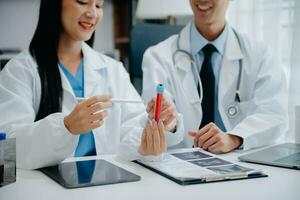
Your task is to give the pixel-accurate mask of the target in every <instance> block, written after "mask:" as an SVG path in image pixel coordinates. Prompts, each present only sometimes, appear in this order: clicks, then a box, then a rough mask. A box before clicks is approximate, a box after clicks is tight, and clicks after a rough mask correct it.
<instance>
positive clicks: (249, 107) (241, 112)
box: [226, 100, 255, 127]
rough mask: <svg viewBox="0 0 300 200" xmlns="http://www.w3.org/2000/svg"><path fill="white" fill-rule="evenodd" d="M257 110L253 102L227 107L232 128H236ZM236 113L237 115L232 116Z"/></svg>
mask: <svg viewBox="0 0 300 200" xmlns="http://www.w3.org/2000/svg"><path fill="white" fill-rule="evenodd" d="M254 110H255V103H254V101H253V100H250V101H243V102H238V103H235V104H234V105H230V106H228V107H227V109H226V112H227V115H228V117H229V120H230V121H231V124H232V126H233V127H234V126H236V125H237V124H239V123H240V122H241V121H243V120H244V119H245V118H246V117H247V116H249V115H250V114H251V112H253V111H254ZM234 112H236V114H235V115H232V114H233V113H234Z"/></svg>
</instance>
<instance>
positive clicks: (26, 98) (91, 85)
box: [0, 43, 183, 169]
mask: <svg viewBox="0 0 300 200" xmlns="http://www.w3.org/2000/svg"><path fill="white" fill-rule="evenodd" d="M83 55H84V80H85V83H84V91H85V97H92V96H95V95H103V94H106V95H109V96H110V97H116V98H124V99H140V98H141V97H140V96H139V95H138V93H137V92H136V90H135V89H134V87H133V86H132V85H131V83H130V80H129V76H128V73H127V72H126V71H125V69H124V67H123V66H122V64H121V63H120V62H117V61H115V60H113V59H111V58H109V57H107V56H105V55H102V54H99V53H97V52H96V51H94V50H93V49H91V48H90V47H89V46H88V45H87V44H85V43H83ZM60 75H61V77H62V86H63V102H62V104H63V105H62V112H60V113H54V114H51V115H49V116H47V117H46V118H44V119H41V120H39V121H37V122H34V120H35V116H36V114H37V112H38V109H39V104H40V98H41V84H40V77H39V74H38V71H37V65H36V62H35V61H34V59H33V58H32V57H31V55H30V53H29V51H27V50H26V51H24V52H22V53H21V54H20V55H18V56H17V57H16V58H14V59H12V60H11V61H10V62H9V63H8V64H7V65H6V66H5V68H4V69H3V71H1V73H0V113H1V114H0V130H1V131H5V132H6V133H7V134H8V137H11V138H12V137H13V138H16V139H17V167H19V168H26V169H36V168H40V167H44V166H50V165H54V164H57V163H59V162H60V161H62V160H64V159H65V158H67V157H69V156H72V155H74V151H75V149H76V146H77V143H78V138H79V136H75V135H72V134H70V133H69V131H68V130H67V129H66V128H65V126H64V122H63V119H64V117H65V116H66V115H68V114H69V113H70V112H71V111H72V110H73V109H74V107H75V105H76V103H77V101H76V98H75V95H74V93H73V90H72V88H71V85H70V84H69V82H68V80H67V78H66V76H65V75H64V73H63V72H62V71H61V69H60ZM108 112H109V114H108V117H107V118H106V119H105V122H104V124H103V125H102V126H101V127H99V128H97V129H95V130H93V133H94V137H95V146H96V151H97V154H98V155H99V154H110V153H120V154H121V156H125V158H126V159H135V158H137V157H136V156H139V154H138V152H137V149H138V146H139V145H140V138H141V134H142V130H143V128H144V126H145V124H146V121H147V113H146V111H145V106H144V105H143V104H113V106H112V108H110V109H108ZM182 138H183V135H181V136H180V135H179V134H177V133H176V134H168V142H169V143H168V144H169V145H172V144H175V143H179V142H180V140H182Z"/></svg>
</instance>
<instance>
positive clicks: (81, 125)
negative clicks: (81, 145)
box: [64, 95, 112, 135]
mask: <svg viewBox="0 0 300 200" xmlns="http://www.w3.org/2000/svg"><path fill="white" fill-rule="evenodd" d="M111 106H112V103H111V102H110V100H109V97H108V96H105V95H103V96H94V97H91V98H89V99H87V100H84V101H81V102H80V103H78V104H77V105H76V107H75V108H74V110H73V111H72V112H71V113H70V114H69V115H68V116H66V117H65V118H64V124H65V127H66V128H67V129H68V130H69V131H70V133H72V134H74V135H78V134H81V133H87V132H89V131H91V130H93V129H96V128H98V127H100V126H102V124H103V120H104V119H105V117H106V116H107V111H105V110H103V109H106V108H110V107H111Z"/></svg>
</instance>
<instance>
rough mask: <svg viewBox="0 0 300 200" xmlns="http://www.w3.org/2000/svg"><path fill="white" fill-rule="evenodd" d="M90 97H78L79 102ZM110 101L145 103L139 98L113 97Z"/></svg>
mask: <svg viewBox="0 0 300 200" xmlns="http://www.w3.org/2000/svg"><path fill="white" fill-rule="evenodd" d="M87 99H88V98H85V97H76V100H77V101H78V102H80V101H84V100H87ZM110 101H111V102H112V103H143V101H142V100H139V99H119V98H111V99H110Z"/></svg>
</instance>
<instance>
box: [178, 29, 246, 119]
mask: <svg viewBox="0 0 300 200" xmlns="http://www.w3.org/2000/svg"><path fill="white" fill-rule="evenodd" d="M232 30H233V32H234V34H235V35H236V38H237V40H238V43H239V46H240V47H241V46H242V45H241V40H240V38H239V35H238V33H237V32H236V31H235V30H234V29H232ZM180 37H181V34H179V35H178V38H177V50H176V51H175V52H174V53H173V55H172V60H173V64H174V66H175V64H176V56H177V55H178V54H179V53H181V56H183V55H184V56H186V57H188V59H189V61H190V63H191V66H192V70H193V74H194V76H195V80H196V85H198V84H199V88H200V89H199V97H200V102H202V99H203V88H202V84H201V80H200V76H199V74H198V73H197V66H196V61H195V59H194V57H193V56H192V55H191V53H190V52H188V51H186V50H184V49H182V48H180V44H179V41H180ZM242 67H243V61H242V59H239V74H238V79H237V85H236V90H235V98H234V103H233V104H230V105H229V106H228V107H227V109H226V112H227V116H228V117H230V118H234V117H235V116H236V115H237V114H238V113H239V107H238V103H240V102H241V98H240V86H241V78H242ZM197 81H198V82H197Z"/></svg>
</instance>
